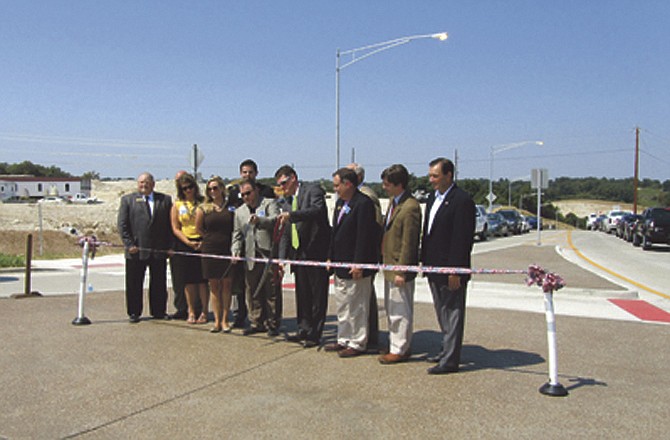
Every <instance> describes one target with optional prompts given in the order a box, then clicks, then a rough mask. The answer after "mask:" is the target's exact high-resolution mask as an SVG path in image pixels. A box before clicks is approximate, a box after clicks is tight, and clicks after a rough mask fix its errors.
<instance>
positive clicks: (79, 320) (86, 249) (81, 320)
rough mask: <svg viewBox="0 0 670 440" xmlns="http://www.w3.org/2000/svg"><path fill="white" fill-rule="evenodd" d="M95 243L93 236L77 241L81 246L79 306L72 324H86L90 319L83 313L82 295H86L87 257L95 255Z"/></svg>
mask: <svg viewBox="0 0 670 440" xmlns="http://www.w3.org/2000/svg"><path fill="white" fill-rule="evenodd" d="M96 243H97V242H96V240H95V237H90V238H89V237H84V238H82V239H81V240H80V241H79V244H80V245H81V246H82V251H81V276H80V279H79V307H78V309H77V317H76V318H74V319H73V320H72V324H73V325H88V324H90V323H91V320H90V319H88V318H87V317H86V315H85V314H84V296H85V295H86V281H87V278H88V257H89V253H90V254H91V255H92V257H91V258H93V257H95V249H96ZM91 246H92V250H91Z"/></svg>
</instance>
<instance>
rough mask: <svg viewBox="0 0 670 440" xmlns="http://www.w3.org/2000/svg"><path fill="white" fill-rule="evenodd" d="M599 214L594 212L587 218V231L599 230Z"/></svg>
mask: <svg viewBox="0 0 670 440" xmlns="http://www.w3.org/2000/svg"><path fill="white" fill-rule="evenodd" d="M598 217H599V216H598V214H596V213H595V212H592V213H591V214H589V216H588V217H586V230H588V231H595V230H597V229H598V228H597V223H598Z"/></svg>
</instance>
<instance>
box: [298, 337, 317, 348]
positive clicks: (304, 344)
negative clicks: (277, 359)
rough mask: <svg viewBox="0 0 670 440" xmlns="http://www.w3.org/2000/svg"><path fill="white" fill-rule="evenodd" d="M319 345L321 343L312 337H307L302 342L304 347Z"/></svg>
mask: <svg viewBox="0 0 670 440" xmlns="http://www.w3.org/2000/svg"><path fill="white" fill-rule="evenodd" d="M317 345H319V343H318V342H316V341H312V340H311V339H305V341H304V342H303V343H302V347H303V348H312V347H316V346H317Z"/></svg>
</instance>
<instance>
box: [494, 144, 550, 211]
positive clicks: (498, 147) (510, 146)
mask: <svg viewBox="0 0 670 440" xmlns="http://www.w3.org/2000/svg"><path fill="white" fill-rule="evenodd" d="M527 144H535V145H539V146H542V145H544V142H542V141H523V142H515V143H513V144H503V145H493V146H492V147H491V150H490V156H489V194H488V196H487V197H486V198H487V199H488V201H489V212H491V209H492V205H493V197H494V195H493V158H494V157H495V155H496V154H497V153H502V152H503V151H507V150H512V149H514V148H519V147H523V146H524V145H527Z"/></svg>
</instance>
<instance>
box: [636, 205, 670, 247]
mask: <svg viewBox="0 0 670 440" xmlns="http://www.w3.org/2000/svg"><path fill="white" fill-rule="evenodd" d="M657 243H663V244H669V245H670V208H647V209H645V210H644V212H643V213H642V219H640V221H639V223H638V224H637V228H636V230H635V234H634V235H633V246H640V245H641V246H642V248H643V249H644V250H648V249H651V247H652V245H654V244H657Z"/></svg>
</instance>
